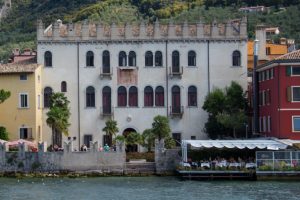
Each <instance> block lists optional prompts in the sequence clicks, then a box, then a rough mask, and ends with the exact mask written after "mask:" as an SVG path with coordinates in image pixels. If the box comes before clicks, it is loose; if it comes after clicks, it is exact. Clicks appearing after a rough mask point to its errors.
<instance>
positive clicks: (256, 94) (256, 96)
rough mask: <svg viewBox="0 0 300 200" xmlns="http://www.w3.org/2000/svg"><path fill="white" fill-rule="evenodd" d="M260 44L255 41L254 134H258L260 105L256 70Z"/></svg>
mask: <svg viewBox="0 0 300 200" xmlns="http://www.w3.org/2000/svg"><path fill="white" fill-rule="evenodd" d="M258 42H259V40H257V39H256V40H254V48H253V49H254V52H253V55H254V60H253V74H252V76H253V78H252V84H253V134H256V133H258V126H259V122H258V105H257V100H258V81H257V73H256V68H257V61H258Z"/></svg>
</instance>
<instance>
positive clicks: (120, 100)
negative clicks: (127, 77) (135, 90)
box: [118, 86, 127, 106]
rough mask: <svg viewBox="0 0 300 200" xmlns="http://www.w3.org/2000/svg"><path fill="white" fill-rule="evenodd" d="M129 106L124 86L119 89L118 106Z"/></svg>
mask: <svg viewBox="0 0 300 200" xmlns="http://www.w3.org/2000/svg"><path fill="white" fill-rule="evenodd" d="M126 105H127V91H126V88H125V87H124V86H120V87H119V88H118V106H126Z"/></svg>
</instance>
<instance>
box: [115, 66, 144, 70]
mask: <svg viewBox="0 0 300 200" xmlns="http://www.w3.org/2000/svg"><path fill="white" fill-rule="evenodd" d="M118 68H119V69H120V70H135V69H139V67H138V66H118Z"/></svg>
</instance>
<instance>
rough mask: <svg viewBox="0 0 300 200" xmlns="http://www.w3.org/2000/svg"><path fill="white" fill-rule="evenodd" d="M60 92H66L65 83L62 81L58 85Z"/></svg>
mask: <svg viewBox="0 0 300 200" xmlns="http://www.w3.org/2000/svg"><path fill="white" fill-rule="evenodd" d="M60 91H61V92H67V82H66V81H62V82H61V84H60Z"/></svg>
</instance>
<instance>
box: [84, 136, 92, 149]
mask: <svg viewBox="0 0 300 200" xmlns="http://www.w3.org/2000/svg"><path fill="white" fill-rule="evenodd" d="M91 141H93V136H92V135H84V138H83V142H84V144H85V145H86V146H87V148H90V142H91Z"/></svg>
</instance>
